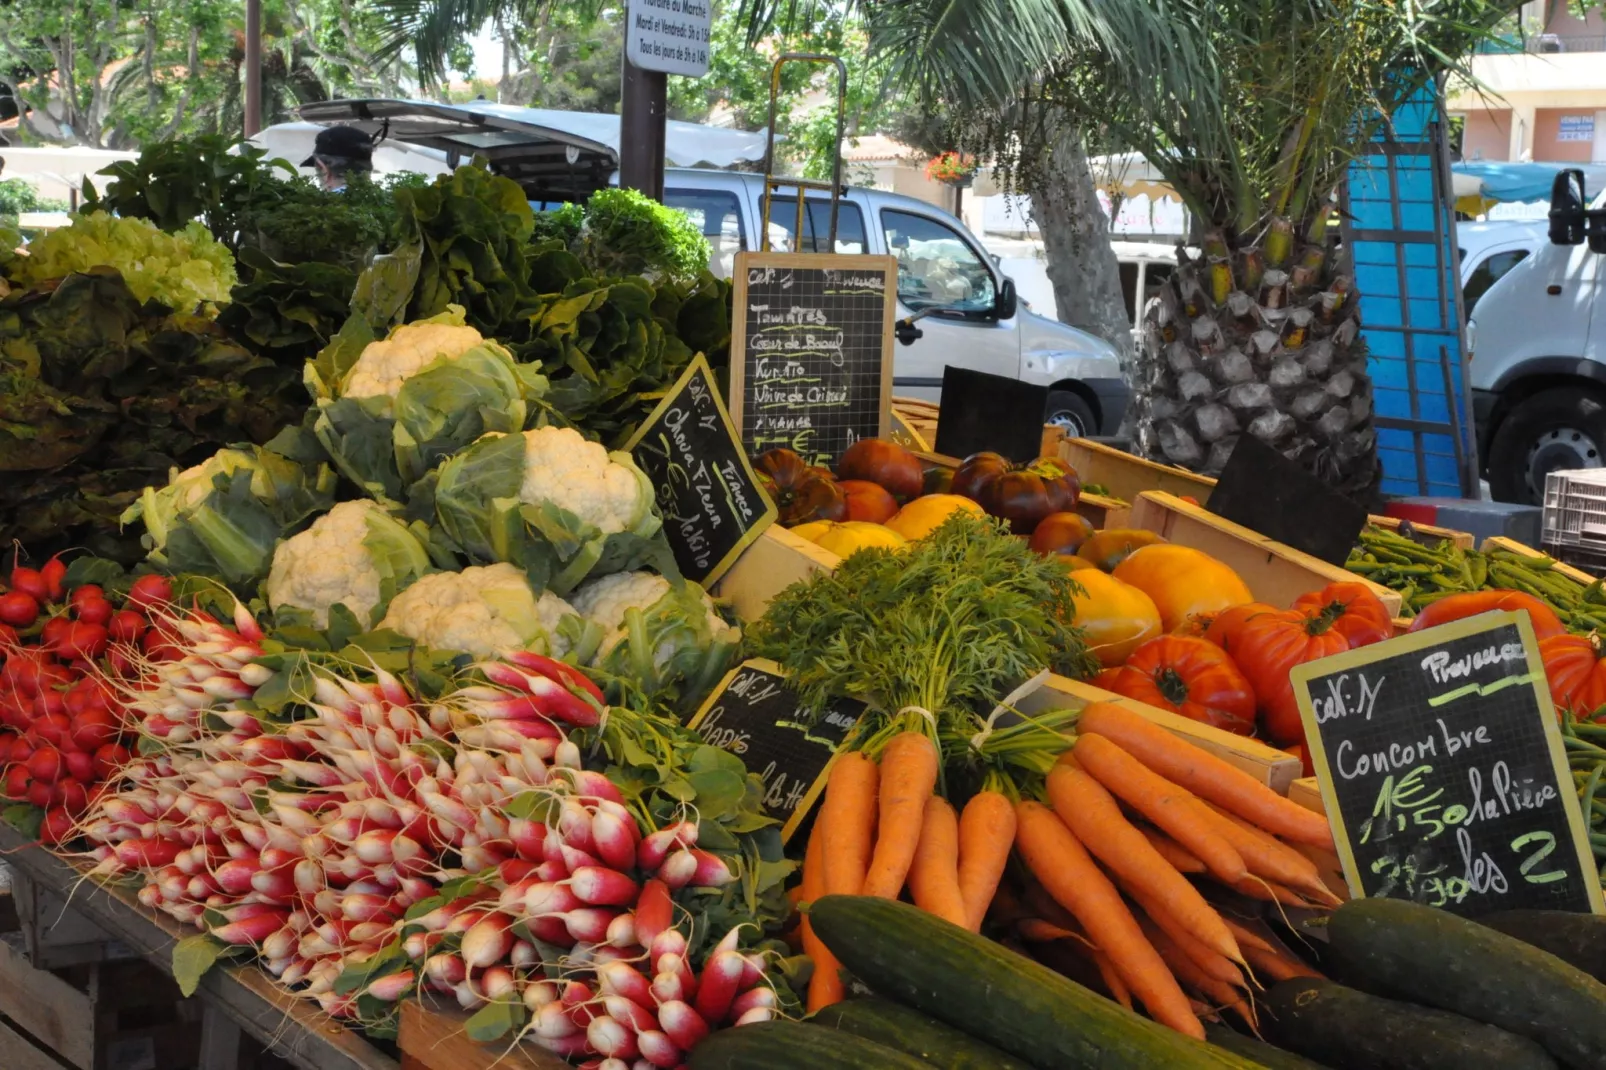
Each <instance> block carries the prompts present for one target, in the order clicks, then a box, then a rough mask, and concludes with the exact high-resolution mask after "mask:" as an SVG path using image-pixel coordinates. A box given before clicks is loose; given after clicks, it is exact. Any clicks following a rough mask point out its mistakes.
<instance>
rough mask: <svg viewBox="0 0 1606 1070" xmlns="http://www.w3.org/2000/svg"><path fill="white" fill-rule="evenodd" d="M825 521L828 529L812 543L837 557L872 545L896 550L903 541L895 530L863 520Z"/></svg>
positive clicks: (845, 555)
mask: <svg viewBox="0 0 1606 1070" xmlns="http://www.w3.org/2000/svg"><path fill="white" fill-rule="evenodd" d="M827 523H829V524H830V527H829V529H828V530H826V531H824V532H822V533H821V534H820V535H819V537H818V538H816V539H815V540H814V544H815V545H816V546H818V547H819V548H820V549H822V550H829V551H831V552H832V553H833V554H836V555H837V556H838V557H847V556H849V555H850V554H854V553H857V552H858V551H860V550H865V549H868V548H869V547H872V546H884V547H887V548H888V549H892V550H896V549H897V548H898V547H900V546H902V545H903V544H904V541H905V540H904V537H903V536H902V535H899V534H898V533H897V532H896V531H890V530H888V529H887V528H885V527H882V526H881V525H880V524H871V523H869V522H868V521H864V520H848V521H844V522H843V523H840V524H838V523H834V522H829V521H828V522H827Z"/></svg>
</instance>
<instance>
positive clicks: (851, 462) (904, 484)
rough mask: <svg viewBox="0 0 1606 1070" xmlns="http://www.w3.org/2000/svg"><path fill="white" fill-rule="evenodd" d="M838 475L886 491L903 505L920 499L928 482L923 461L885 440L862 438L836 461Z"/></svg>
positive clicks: (894, 443)
mask: <svg viewBox="0 0 1606 1070" xmlns="http://www.w3.org/2000/svg"><path fill="white" fill-rule="evenodd" d="M836 474H837V476H838V477H839V478H841V479H853V480H863V481H865V482H866V483H874V484H876V485H877V486H879V487H885V488H886V490H887V492H888V493H890V494H891V495H892V496H893V497H894V498H896V499H898V500H899V501H900V502H906V501H908V500H909V499H910V498H918V497H920V493H921V489H922V487H923V486H924V484H925V478H926V473H925V470H924V469H923V468H922V467H921V465H920V458H918V457H916V456H915V455H914V454H912V453H910V452H909V451H908V450H906V449H904V448H903V447H902V446H900V445H898V444H897V443H896V442H888V441H887V440H886V439H884V438H861V439H860V440H859V441H857V442H855V443H854V444H853V445H851V446H849V447H848V448H847V452H845V453H844V454H842V456H840V457H838V458H837V461H836Z"/></svg>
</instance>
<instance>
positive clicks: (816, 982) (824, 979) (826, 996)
mask: <svg viewBox="0 0 1606 1070" xmlns="http://www.w3.org/2000/svg"><path fill="white" fill-rule="evenodd" d="M822 829H823V826H822V825H821V823H820V821H819V820H818V819H816V821H815V823H814V831H813V832H812V833H810V834H809V848H808V850H807V851H806V852H805V853H804V855H803V897H802V898H803V902H805V903H811V904H812V903H813V902H814V901H815V900H817V899H819V898H820V896H822V895H824V894H825V866H824V864H823V861H824V860H823V858H822V855H823V854H824V844H825V835H824V832H823V831H822ZM803 953H804V954H806V955H807V956H808V957H809V958H811V959H813V960H814V975H813V976H812V977H810V978H809V1012H810V1013H811V1014H812V1013H813V1012H814V1011H817V1010H819V1009H820V1008H822V1007H829V1006H830V1005H831V1004H833V1003H839V1002H841V1000H842V997H843V995H844V994H845V992H844V988H843V985H842V972H841V971H842V965H841V963H839V962H837V960H836V956H835V955H833V954H831V952H830V950H829V949H828V948H827V947H826V946H825V941H824V940H821V939H820V938H819V937H817V936H815V935H814V927H813V926H812V925H810V924H809V917H808V915H807V914H805V915H803Z"/></svg>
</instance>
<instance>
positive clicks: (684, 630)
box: [570, 572, 742, 670]
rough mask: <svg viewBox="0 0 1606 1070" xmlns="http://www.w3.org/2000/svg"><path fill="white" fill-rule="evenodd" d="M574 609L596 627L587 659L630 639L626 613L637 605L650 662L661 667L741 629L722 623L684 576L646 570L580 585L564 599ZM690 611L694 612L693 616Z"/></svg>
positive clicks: (736, 637) (731, 638)
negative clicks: (677, 578)
mask: <svg viewBox="0 0 1606 1070" xmlns="http://www.w3.org/2000/svg"><path fill="white" fill-rule="evenodd" d="M570 601H571V602H572V603H573V605H574V608H575V610H576V611H577V612H578V613H579V614H580V615H581V616H582V617H584V618H585V619H587V620H589V621H591V622H593V623H594V624H596V625H597V627H598V628H600V629H601V631H602V642H601V644H600V645H599V646H598V647H597V652H596V655H595V656H594V657H593V658H592V663H593V664H601V663H602V662H604V661H606V660H608V659H609V656H610V655H611V654H612V653H613V652H614V650H615V648H617V647H618V646H619V645H620V644H621V643H624V642H625V641H626V640H628V639H630V638H631V634H630V625H629V622H628V621H627V620H626V617H627V616H628V614H629V613H630V611H631V610H632V609H636V610H640V611H641V613H642V615H643V617H644V619H645V624H646V629H647V636H648V641H649V642H651V643H652V663H653V668H654V669H655V670H662V669H663V668H664V667H665V666H666V665H668V664H669V662H670V661H672V660H673V659H674V658H675V657H676V656H677V655H678V654H680V653H682V652H683V651H685V650H687V649H689V648H691V647H701V646H703V645H705V644H709V643H721V644H730V645H732V646H734V645H735V644H737V643H739V642H741V638H742V633H741V629H739V628H737V627H735V626H734V625H731V624H727V623H726V622H725V620H724V618H722V617H721V616H720V615H719V612H718V611H717V610H716V609H715V608H714V602H713V600H712V599H711V598H709V597H708V593H707V592H706V591H704V590H703V589H702V588H701V587H698V586H696V585H695V584H691V583H687V582H685V581H684V580H682V581H681V582H680V584H679V585H678V587H677V585H676V584H673V583H671V582H670V581H669V580H666V579H665V578H664V577H662V576H659V575H656V574H654V573H651V572H615V573H613V574H612V575H609V576H603V577H601V578H599V579H595V580H592V581H591V582H590V583H587V584H585V585H584V586H582V587H581V588H580V589H579V590H577V591H575V592H574V595H573V597H572V598H571V600H570ZM693 614H695V616H694V615H693Z"/></svg>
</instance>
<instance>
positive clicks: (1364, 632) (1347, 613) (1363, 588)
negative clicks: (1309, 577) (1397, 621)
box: [1294, 580, 1394, 649]
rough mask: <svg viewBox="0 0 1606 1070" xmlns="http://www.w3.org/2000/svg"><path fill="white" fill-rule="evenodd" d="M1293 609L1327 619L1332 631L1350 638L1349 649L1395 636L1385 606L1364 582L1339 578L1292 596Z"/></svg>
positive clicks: (1392, 619)
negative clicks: (1324, 585)
mask: <svg viewBox="0 0 1606 1070" xmlns="http://www.w3.org/2000/svg"><path fill="white" fill-rule="evenodd" d="M1294 609H1295V611H1297V612H1299V613H1303V614H1305V615H1306V616H1308V617H1312V618H1317V617H1320V618H1323V619H1325V620H1327V621H1329V622H1330V626H1331V627H1332V629H1333V630H1334V631H1336V632H1338V634H1340V635H1342V636H1343V637H1344V638H1345V639H1348V640H1349V645H1350V648H1351V649H1354V648H1355V647H1358V646H1366V645H1367V644H1369V643H1381V642H1382V641H1383V640H1385V639H1393V638H1394V618H1393V617H1392V616H1390V615H1389V609H1388V606H1385V605H1384V604H1383V600H1382V599H1381V598H1379V597H1378V596H1377V595H1375V594H1373V593H1372V589H1371V588H1370V587H1368V586H1367V585H1366V584H1364V583H1355V582H1353V581H1350V580H1341V581H1339V582H1337V583H1329V584H1328V585H1327V586H1326V587H1323V588H1322V589H1321V590H1319V591H1307V592H1306V593H1305V594H1302V595H1300V596H1299V597H1298V598H1296V599H1294Z"/></svg>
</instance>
